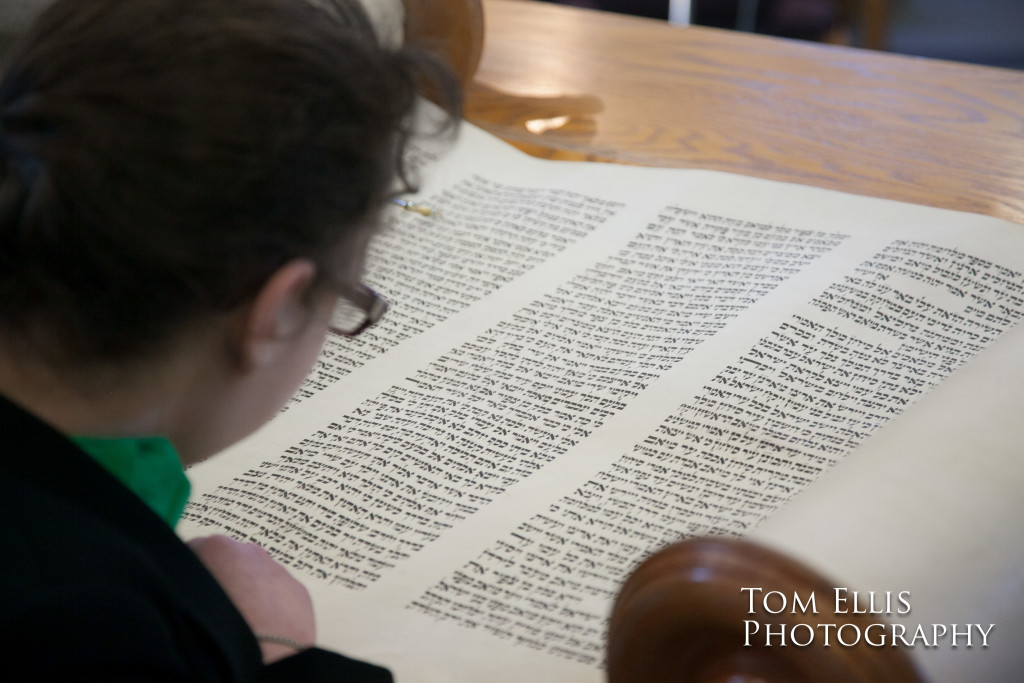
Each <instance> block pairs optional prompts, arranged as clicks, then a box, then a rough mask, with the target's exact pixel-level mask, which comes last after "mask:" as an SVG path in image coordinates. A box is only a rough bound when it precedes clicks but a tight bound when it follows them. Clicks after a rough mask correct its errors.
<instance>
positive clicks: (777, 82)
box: [466, 0, 1024, 224]
mask: <svg viewBox="0 0 1024 683" xmlns="http://www.w3.org/2000/svg"><path fill="white" fill-rule="evenodd" d="M484 20H485V24H486V31H485V39H484V53H483V59H482V61H481V63H480V67H479V70H478V72H477V75H476V79H475V81H474V83H473V84H472V85H471V86H470V89H469V97H468V102H467V110H466V114H467V118H468V119H469V120H470V121H472V122H473V123H476V124H477V125H480V126H481V127H483V128H485V129H487V130H489V131H490V132H492V133H494V134H496V135H498V136H500V137H502V138H504V139H506V140H508V141H510V142H512V143H514V144H516V145H518V146H519V147H521V148H523V149H525V150H526V151H529V152H530V153H532V154H535V155H538V156H546V157H551V158H557V159H593V160H603V161H614V162H621V163H629V164H642V165H656V166H674V167H692V168H706V169H717V170H722V171H729V172H732V173H739V174H745V175H752V176H759V177H763V178H772V179H776V180H784V181H790V182H795V183H801V184H806V185H816V186H820V187H826V188H832V189H837V190H843V191H846V192H852V193H857V194H863V195H871V196H876V197H887V198H890V199H896V200H900V201H905V202H913V203H918V204H929V205H932V206H939V207H944V208H950V209H958V210H963V211H972V212H976V213H982V214H988V215H992V216H998V217H1001V218H1006V219H1009V220H1013V221H1016V222H1018V223H1021V224H1024V72H1018V71H1011V70H1006V69H996V68H990V67H981V66H972V65H966V64H958V63H952V62H943V61H937V60H929V59H918V58H910V57H903V56H897V55H890V54H884V53H878V52H870V51H866V50H858V49H853V48H845V47H835V46H826V45H818V44H811V43H802V42H796V41H787V40H780V39H775V38H769V37H764V36H756V35H750V34H740V33H735V32H730V31H722V30H716V29H708V28H700V27H692V26H691V27H678V26H670V25H668V24H667V23H665V22H659V21H655V20H650V19H641V18H637V17H630V16H624V15H616V14H609V13H604V12H596V11H592V10H580V9H575V8H571V7H564V6H560V5H551V4H547V3H541V2H532V1H530V0H484ZM528 126H529V128H528ZM530 128H532V129H533V131H534V132H531V130H530ZM545 129H547V130H545ZM538 131H539V132H538Z"/></svg>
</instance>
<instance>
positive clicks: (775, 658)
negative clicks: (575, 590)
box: [608, 538, 923, 683]
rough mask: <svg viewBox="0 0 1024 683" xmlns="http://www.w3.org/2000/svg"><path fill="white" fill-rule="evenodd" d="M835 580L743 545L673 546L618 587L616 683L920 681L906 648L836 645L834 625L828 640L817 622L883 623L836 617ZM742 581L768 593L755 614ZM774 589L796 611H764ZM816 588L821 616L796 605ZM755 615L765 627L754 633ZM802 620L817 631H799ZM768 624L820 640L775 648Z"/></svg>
mask: <svg viewBox="0 0 1024 683" xmlns="http://www.w3.org/2000/svg"><path fill="white" fill-rule="evenodd" d="M837 585H840V586H841V585H842V584H835V583H833V582H830V581H827V580H826V579H824V578H823V577H821V576H819V575H817V574H816V573H814V572H813V571H811V570H810V569H808V568H806V567H804V566H803V565H801V564H799V563H797V562H795V561H794V560H792V559H790V558H787V557H785V556H783V555H781V554H779V553H777V552H775V551H772V550H769V549H767V548H764V547H761V546H758V545H754V544H752V543H748V542H745V541H737V540H730V539H725V538H698V539H692V540H689V541H685V542H683V543H679V544H676V545H672V546H669V547H667V548H665V549H663V550H661V551H659V552H657V553H655V554H654V555H652V556H651V557H650V558H649V559H647V560H646V561H645V562H644V563H643V564H641V565H640V566H639V567H638V568H637V569H636V570H635V571H634V572H633V574H632V575H631V576H630V577H629V579H628V580H627V581H626V583H625V584H624V586H623V588H622V590H621V591H620V593H619V596H618V598H617V600H616V602H615V606H614V609H613V611H612V617H611V622H610V625H609V634H608V681H609V683H635V682H636V681H643V682H644V683H670V682H671V683H683V682H686V683H743V682H747V683H754V682H755V681H757V682H759V683H812V682H813V683H817V682H819V681H835V682H843V683H846V682H848V683H921V681H922V680H923V679H921V677H920V676H919V674H918V673H917V672H916V671H915V669H914V667H913V665H912V664H911V662H910V659H909V657H908V656H907V654H906V652H905V651H904V650H902V649H900V648H898V647H891V646H886V647H877V646H870V645H868V644H866V643H865V642H864V640H863V638H862V639H860V642H859V643H858V644H857V645H853V646H849V647H847V646H836V635H835V629H833V630H832V632H831V642H832V646H830V647H824V646H823V645H824V642H823V639H824V634H823V633H822V629H821V628H818V624H819V622H820V623H829V624H836V625H837V627H838V626H841V625H843V624H854V625H856V626H857V627H858V628H859V631H860V632H863V631H864V629H865V628H867V626H868V625H870V624H872V623H882V622H879V621H878V620H877V619H875V618H874V617H872V616H871V615H869V614H835V613H834V612H833V609H831V608H830V606H829V605H828V604H827V603H828V601H829V600H830V599H831V596H833V595H834V589H835V587H836V586H837ZM742 587H750V588H761V589H763V592H761V593H759V594H756V596H757V597H756V599H755V601H754V602H755V604H754V607H755V608H756V609H755V611H754V613H753V614H751V609H750V608H751V595H753V593H752V592H746V591H741V590H740V589H741V588H742ZM769 591H779V592H780V593H781V594H782V595H783V596H787V597H788V600H789V601H790V608H787V609H784V610H780V612H779V613H778V614H772V613H769V612H767V611H765V610H764V609H763V604H762V597H763V596H764V595H765V594H767V593H768V592H769ZM812 592H813V593H814V594H815V595H817V596H819V598H818V599H819V601H820V602H819V603H818V609H819V614H817V615H816V614H812V613H804V612H803V611H801V610H799V609H793V608H792V606H793V602H792V601H793V596H794V594H796V595H799V596H801V599H802V600H804V601H806V599H807V596H809V595H810V594H811V593H812ZM780 601H781V598H780ZM770 607H771V608H772V609H773V611H774V610H775V609H778V607H777V605H776V604H771V605H770ZM808 612H809V610H808ZM747 621H756V622H758V623H759V624H761V625H762V626H761V630H760V632H759V633H757V634H755V635H754V636H753V637H749V638H748V634H747V631H746V629H747V628H748V626H747V624H746V622H747ZM797 624H807V625H808V626H809V627H810V628H807V627H799V628H798V629H797V630H796V631H793V627H794V626H796V625H797ZM769 625H770V626H771V627H772V629H773V630H774V632H775V633H778V632H780V627H781V628H784V629H785V632H786V633H790V634H799V641H800V642H804V640H805V637H806V636H807V635H808V634H810V633H813V637H814V641H813V643H812V644H809V645H807V646H803V647H800V646H794V644H793V643H792V642H790V643H789V644H788V645H787V646H786V647H780V646H779V645H778V643H779V639H778V638H776V639H775V640H774V644H773V645H772V646H771V647H768V646H766V645H765V635H764V634H765V631H764V629H765V628H766V627H767V626H769ZM878 630H880V629H876V631H878ZM848 631H849V632H850V633H852V632H853V629H852V627H851V628H850V629H848ZM745 640H749V643H750V644H749V646H745V644H744V643H745ZM848 640H849V641H851V642H852V638H848Z"/></svg>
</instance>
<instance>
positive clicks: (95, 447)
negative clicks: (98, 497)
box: [71, 436, 191, 528]
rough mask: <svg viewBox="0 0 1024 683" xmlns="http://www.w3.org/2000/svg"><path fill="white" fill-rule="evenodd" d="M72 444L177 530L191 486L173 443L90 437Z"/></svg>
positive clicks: (161, 439)
mask: <svg viewBox="0 0 1024 683" xmlns="http://www.w3.org/2000/svg"><path fill="white" fill-rule="evenodd" d="M71 440H72V441H74V442H75V443H76V444H77V445H78V447H79V448H81V449H82V450H83V451H85V452H86V453H88V454H89V455H90V456H91V457H92V459H93V460H95V461H96V462H98V463H99V464H100V465H102V466H103V467H104V468H105V469H106V470H107V471H108V472H110V474H112V475H113V476H114V477H115V478H116V479H117V480H118V481H120V482H121V483H122V484H124V485H125V486H127V487H128V488H129V489H130V490H131V491H132V492H133V493H134V494H135V495H137V496H138V497H139V498H141V499H142V501H143V502H144V503H146V505H148V506H149V507H150V508H152V509H153V512H155V513H156V514H158V515H159V516H160V518H161V519H163V520H164V521H165V522H167V523H168V524H169V525H170V526H171V528H174V526H175V525H176V524H177V523H178V520H179V519H181V514H182V512H184V510H185V503H186V502H188V494H189V491H190V490H191V486H190V485H189V481H188V478H187V477H186V476H185V469H184V468H183V467H182V465H181V460H180V459H179V458H178V454H177V452H176V451H175V450H174V446H172V445H171V442H170V441H168V440H167V439H165V438H163V437H150V438H142V439H136V438H123V439H105V438H96V437H88V436H74V437H71Z"/></svg>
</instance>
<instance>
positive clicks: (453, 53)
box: [402, 0, 484, 86]
mask: <svg viewBox="0 0 1024 683" xmlns="http://www.w3.org/2000/svg"><path fill="white" fill-rule="evenodd" d="M402 4H403V5H404V8H405V24H404V34H405V43H406V44H407V45H409V46H411V47H416V48H418V49H420V50H422V51H424V52H427V53H430V54H433V55H434V56H436V57H440V58H441V59H442V60H443V61H444V62H445V63H447V64H448V66H449V67H451V69H452V70H453V71H454V72H455V75H456V76H458V78H459V80H460V81H461V82H462V85H463V86H465V85H468V84H469V82H470V81H471V80H472V79H473V75H474V74H475V73H476V68H477V66H478V65H479V64H480V55H481V53H482V52H483V47H484V13H483V7H482V5H481V0H402Z"/></svg>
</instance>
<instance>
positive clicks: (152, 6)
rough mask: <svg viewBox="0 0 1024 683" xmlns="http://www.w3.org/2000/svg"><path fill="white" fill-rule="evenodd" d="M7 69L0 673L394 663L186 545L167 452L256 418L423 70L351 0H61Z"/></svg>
mask: <svg viewBox="0 0 1024 683" xmlns="http://www.w3.org/2000/svg"><path fill="white" fill-rule="evenodd" d="M2 74H3V75H2V77H0V394H2V395H3V397H2V398H0V425H2V433H3V441H2V443H0V516H2V517H0V518H2V521H0V547H2V548H3V554H2V559H0V591H2V593H0V595H2V597H0V649H2V652H3V660H4V664H3V669H4V671H5V674H4V675H5V678H6V679H7V680H18V681H24V680H76V681H81V680H104V681H129V680H132V681H134V680H159V681H173V680H187V681H255V680H261V681H263V680H267V681H271V680H283V681H313V680H343V681H350V682H357V683H358V682H359V681H388V680H390V674H389V673H388V672H387V670H386V669H385V668H382V667H380V666H378V665H377V664H375V663H363V662H359V661H356V660H354V659H349V658H347V657H345V656H343V655H341V654H337V653H332V652H328V651H326V650H323V649H320V648H317V647H315V643H316V630H315V623H314V619H313V609H312V605H311V603H310V597H309V594H308V593H307V592H306V590H305V588H304V587H303V586H302V584H301V583H300V582H299V581H297V580H296V579H295V578H294V577H292V576H291V575H290V574H289V573H288V571H287V570H286V569H285V568H284V567H282V566H281V565H280V564H278V563H277V562H275V561H274V560H273V559H272V558H271V557H270V556H269V555H268V554H267V553H266V552H264V551H263V550H262V549H260V548H258V547H256V546H251V545H246V544H242V543H238V542H235V541H233V540H231V539H228V538H226V537H222V536H214V537H208V538H203V539H197V540H196V541H193V542H192V543H191V545H188V544H185V543H183V542H182V541H181V540H179V538H178V537H177V536H176V535H175V533H174V531H173V525H174V523H175V522H176V520H177V518H178V517H179V516H180V514H181V512H182V509H183V506H184V505H185V501H186V499H187V495H188V481H187V477H186V476H185V473H184V471H183V466H187V465H189V464H192V463H195V462H198V461H201V460H203V459H204V458H207V457H209V456H211V455H213V454H215V453H217V452H218V451H220V450H221V449H223V448H224V447H225V446H227V445H229V444H231V443H233V442H235V441H238V440H239V439H241V438H242V437H244V436H245V435H247V434H249V433H250V432H252V431H253V430H255V429H256V428H257V427H258V426H260V425H261V424H262V423H264V422H265V421H266V420H268V419H269V418H271V417H272V416H273V415H274V414H275V413H276V412H277V411H278V410H279V409H280V408H281V406H282V404H283V403H284V402H285V401H286V400H287V399H288V398H289V396H290V395H291V394H292V392H293V391H294V390H295V389H296V388H297V386H298V385H299V384H300V382H301V380H302V379H303V378H304V376H305V375H306V373H307V372H308V371H309V370H310V367H311V365H312V364H313V362H314V360H315V358H316V356H317V354H318V352H319V350H320V348H321V344H322V343H323V341H324V338H325V336H326V334H327V331H328V327H329V326H331V327H332V329H333V328H338V327H340V328H341V331H342V332H344V333H347V334H357V333H358V332H359V331H361V330H362V329H364V328H365V327H366V326H367V325H369V324H372V323H373V322H374V321H375V319H376V318H377V317H378V316H379V315H380V313H381V312H382V311H383V309H384V306H383V304H382V302H381V300H380V299H379V297H377V296H376V295H375V294H374V293H373V292H372V291H370V290H369V289H367V288H366V287H365V286H363V285H362V284H361V275H362V269H363V263H364V256H365V253H366V250H367V245H368V243H369V241H370V240H371V238H372V236H373V234H374V231H375V230H376V228H377V225H378V222H379V219H380V216H381V212H382V211H383V207H384V206H385V205H386V204H387V202H388V200H389V198H391V197H392V196H394V194H395V193H396V192H397V191H399V190H401V191H405V190H408V189H409V188H410V183H409V179H408V178H407V177H406V175H407V174H406V173H405V169H404V166H403V164H402V159H403V154H404V150H405V148H406V144H407V142H408V140H409V139H410V136H411V135H412V122H411V115H412V112H413V109H414V107H415V103H416V101H417V86H418V84H421V83H423V82H425V80H426V81H430V82H434V83H435V84H438V87H436V88H435V89H434V91H435V92H438V93H442V94H443V95H444V96H445V97H446V100H445V101H446V102H447V103H448V105H449V110H450V111H451V112H452V114H453V116H452V117H451V118H450V119H449V122H450V125H452V126H454V122H455V121H456V119H457V117H456V116H454V114H457V105H458V92H457V87H458V86H457V82H456V81H454V80H453V79H452V78H451V77H450V76H449V75H448V73H447V72H446V71H445V70H444V68H443V67H441V66H440V65H438V64H437V63H436V62H435V61H432V60H430V59H429V58H427V57H425V56H423V55H418V54H413V53H412V52H409V51H406V50H402V49H399V50H387V49H384V48H382V47H381V46H380V45H378V43H377V42H376V40H375V39H373V38H372V32H371V31H370V30H369V27H368V24H367V21H366V19H365V15H364V14H363V13H362V12H361V10H360V9H359V8H358V6H357V5H356V4H354V2H353V1H352V0H315V1H314V0H57V2H55V3H54V4H53V5H52V6H50V7H48V8H47V10H46V11H45V12H43V14H42V15H41V16H40V17H39V18H38V20H37V21H36V23H34V25H33V26H32V27H31V28H30V29H29V30H28V32H27V34H25V35H24V36H22V38H21V39H20V40H19V41H18V42H17V44H15V45H14V46H12V48H11V50H10V51H9V52H8V53H7V54H6V55H5V65H4V67H3V72H2Z"/></svg>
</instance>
